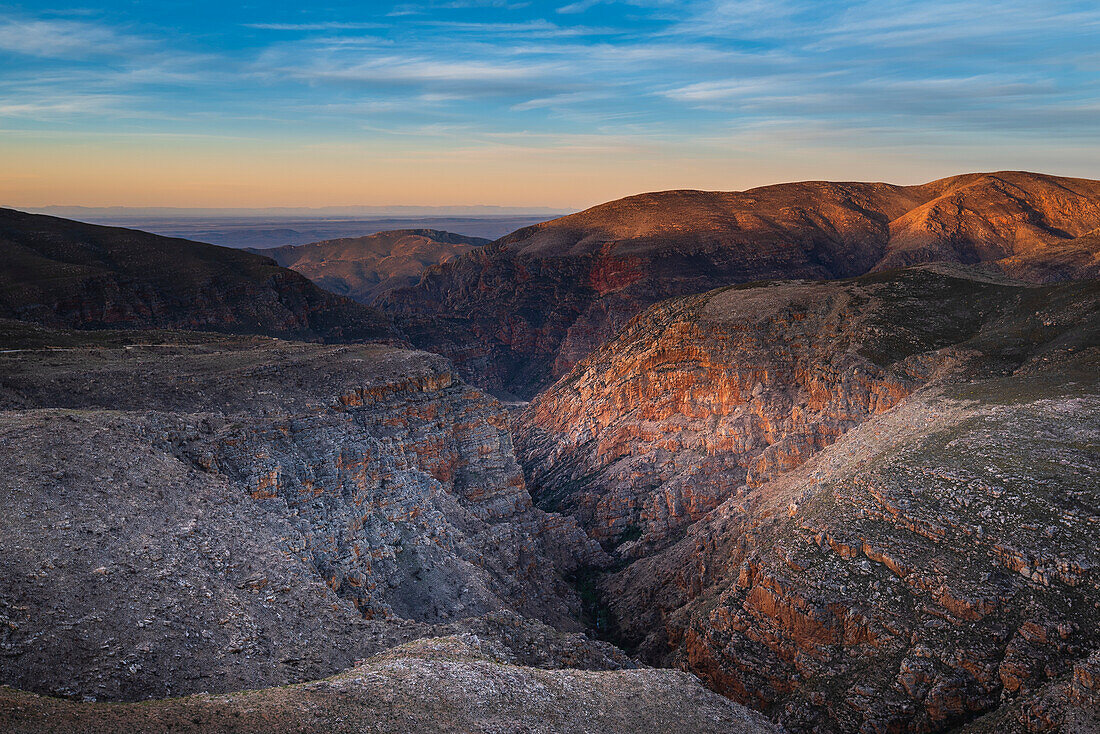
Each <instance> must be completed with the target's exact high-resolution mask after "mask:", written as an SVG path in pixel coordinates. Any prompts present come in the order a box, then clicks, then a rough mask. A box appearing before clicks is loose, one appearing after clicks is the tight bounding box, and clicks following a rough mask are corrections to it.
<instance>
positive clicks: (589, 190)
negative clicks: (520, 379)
mask: <svg viewBox="0 0 1100 734" xmlns="http://www.w3.org/2000/svg"><path fill="white" fill-rule="evenodd" d="M1097 39H1100V4H1098V3H1096V2H1046V3H1037V2H1033V1H1032V2H1018V1H1017V0H1006V1H1004V2H998V3H989V2H974V1H973V0H960V1H958V2H941V1H939V0H933V1H932V2H921V3H916V2H897V1H894V0H878V1H877V2H866V3H810V2H798V1H790V2H788V1H785V0H776V1H774V2H762V1H759V0H745V1H742V2H736V1H733V0H688V1H687V2H667V1H666V0H577V1H575V2H569V0H556V1H554V2H535V1H531V2H523V1H522V0H448V1H443V2H406V3H388V2H375V3H344V4H333V3H318V4H316V5H306V4H301V5H292V4H289V3H250V4H242V5H236V4H231V3H213V2H203V1H200V2H156V1H146V2H114V3H101V4H98V5H95V6H90V5H87V4H72V5H69V4H66V3H63V2H49V3H24V4H15V5H2V6H0V69H2V70H3V73H2V74H0V155H3V156H4V157H5V158H7V159H8V160H9V166H8V167H7V173H3V172H0V200H3V201H7V202H9V203H13V204H24V205H32V204H33V205H42V204H141V205H149V204H179V205H194V204H202V205H210V204H216V203H220V204H225V205H237V204H240V205H297V204H304V205H321V204H325V203H328V204H479V203H484V204H513V205H514V204H521V205H522V204H527V205H548V206H569V207H573V206H583V205H588V204H592V203H596V202H597V201H600V200H603V199H609V198H614V197H615V196H621V195H625V194H628V193H634V192H636V191H639V190H645V189H653V188H673V187H691V188H742V187H746V186H752V185H758V184H765V183H772V182H776V181H781V180H790V179H794V178H833V179H857V178H859V179H867V178H876V179H885V180H892V181H897V182H901V183H910V182H917V181H920V180H925V179H928V178H933V177H936V176H939V175H949V174H951V173H956V172H961V171H965V170H979V169H986V170H988V169H998V168H1030V169H1033V170H1043V171H1048V172H1053V173H1063V174H1067V175H1080V176H1092V177H1097V176H1100V44H1098V43H1097Z"/></svg>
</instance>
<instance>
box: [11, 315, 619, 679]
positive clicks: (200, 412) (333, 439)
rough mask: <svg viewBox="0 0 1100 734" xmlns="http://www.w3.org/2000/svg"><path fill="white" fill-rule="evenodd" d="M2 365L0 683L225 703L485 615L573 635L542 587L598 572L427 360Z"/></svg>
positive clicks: (113, 351)
mask: <svg viewBox="0 0 1100 734" xmlns="http://www.w3.org/2000/svg"><path fill="white" fill-rule="evenodd" d="M0 361H2V364H0V405H2V406H3V408H4V410H3V412H0V445H2V446H3V455H4V456H5V457H9V458H8V459H7V460H6V461H5V464H4V466H3V467H2V468H0V497H2V498H3V506H4V507H5V508H8V509H9V511H8V512H6V513H5V514H4V516H3V518H2V519H0V538H2V540H0V543H2V545H3V548H2V552H0V572H2V575H3V577H4V578H5V579H6V581H5V584H4V585H3V587H2V588H0V615H2V618H3V621H4V626H3V628H2V629H3V633H2V635H3V636H2V638H0V644H2V646H3V651H4V654H3V656H2V657H0V680H2V681H3V682H5V683H8V684H11V685H15V686H18V687H21V688H26V689H29V690H33V691H36V692H40V693H51V694H63V695H80V696H93V697H97V698H108V699H135V698H144V697H148V696H164V695H169V694H173V695H175V694H183V693H190V692H195V691H201V690H210V691H229V690H235V689H240V688H249V687H257V686H263V685H278V684H281V683H286V682H288V681H297V680H304V679H309V678H316V677H320V676H322V675H328V674H331V673H333V672H336V671H338V670H340V669H342V668H343V667H347V666H348V665H350V664H351V662H353V661H354V660H356V659H360V658H362V657H365V656H366V655H368V654H371V653H372V652H375V651H377V650H378V649H382V648H384V647H386V646H387V645H391V644H394V642H400V641H402V640H405V639H410V638H411V637H415V636H423V635H424V634H428V633H430V632H431V631H432V629H431V628H430V626H429V625H431V624H435V625H439V624H450V623H459V621H460V620H463V619H466V618H473V617H484V616H485V615H487V614H494V613H497V611H498V610H501V609H503V610H507V611H510V613H512V614H515V613H519V614H521V615H523V616H524V617H526V618H530V619H532V620H535V619H541V620H544V621H546V622H549V623H552V624H554V625H557V626H558V627H561V628H565V629H578V628H579V625H578V623H577V622H576V621H575V618H576V613H577V611H578V610H579V603H578V600H577V597H576V595H575V594H574V592H573V591H572V589H571V588H570V587H569V586H568V585H567V584H566V583H565V582H564V581H563V580H562V576H563V575H565V574H569V573H571V572H572V571H574V570H575V569H576V568H577V567H578V566H580V565H591V564H596V565H599V564H601V563H602V562H603V554H602V551H600V549H599V547H598V546H597V545H596V544H595V543H594V542H593V541H591V540H589V539H588V538H587V537H586V536H585V535H584V534H583V532H581V531H580V530H579V529H578V527H577V525H576V523H575V521H574V520H572V519H571V518H564V517H560V516H554V515H548V514H546V513H544V512H542V511H540V510H537V509H534V508H533V507H532V506H531V500H530V497H529V495H528V494H527V492H526V491H525V487H524V482H523V475H522V473H521V471H520V469H519V467H518V465H517V464H516V462H515V459H514V456H513V454H512V450H511V440H510V437H509V435H508V433H507V430H506V427H505V417H504V414H503V411H502V408H501V407H500V405H499V404H498V403H497V402H496V401H495V400H493V399H491V398H488V397H486V396H485V395H484V394H482V393H480V392H479V391H477V390H475V389H472V388H470V387H468V386H466V385H464V384H462V383H461V382H459V381H458V380H457V379H456V378H455V376H454V375H453V374H452V373H451V371H450V370H449V368H448V367H447V366H446V363H445V362H444V360H443V359H441V358H439V357H436V356H433V355H427V354H424V353H417V352H410V351H404V350H400V349H395V348H391V347H383V346H322V345H310V344H292V343H285V342H278V341H273V340H268V339H261V338H252V339H244V340H232V339H224V338H217V337H207V340H206V341H200V342H197V343H189V344H180V345H175V346H173V345H170V344H160V345H157V346H130V347H125V346H124V347H117V348H113V347H108V348H103V347H97V348H81V347H70V348H69V349H68V350H66V351H61V352H57V351H50V350H30V351H22V352H14V353H6V354H4V355H2V356H0ZM532 624H534V622H532ZM467 626H468V625H467ZM574 647H576V648H578V649H581V648H583V645H580V643H578V645H574ZM586 656H587V657H586ZM600 656H602V657H600ZM573 659H574V660H575V661H576V662H578V663H579V662H581V661H584V660H586V659H588V660H591V661H593V663H594V664H602V663H598V661H599V660H607V661H614V660H616V659H618V660H619V662H618V663H616V664H617V665H619V666H620V667H621V666H622V665H624V664H628V661H626V660H625V658H622V657H621V656H619V658H615V656H614V655H610V654H609V653H599V655H598V656H596V657H593V655H592V654H590V653H583V652H581V653H578V654H574V655H573ZM608 664H610V663H608Z"/></svg>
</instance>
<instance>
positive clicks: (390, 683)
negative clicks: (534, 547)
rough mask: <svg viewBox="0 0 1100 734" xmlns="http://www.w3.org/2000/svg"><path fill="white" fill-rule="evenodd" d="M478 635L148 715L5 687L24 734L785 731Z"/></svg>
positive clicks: (686, 691)
mask: <svg viewBox="0 0 1100 734" xmlns="http://www.w3.org/2000/svg"><path fill="white" fill-rule="evenodd" d="M517 662H518V661H516V659H515V658H514V657H513V656H510V655H508V654H507V653H506V652H502V651H501V650H499V649H498V648H497V647H495V646H493V645H492V644H487V643H486V641H485V640H483V639H481V638H480V637H478V636H476V635H471V634H465V635H459V636H452V637H444V638H434V639H427V640H420V641H417V642H415V643H411V644H408V645H404V646H402V647H399V648H395V649H393V650H391V651H389V652H386V653H384V654H382V655H378V656H376V657H373V658H371V659H370V660H367V661H365V662H362V663H361V664H359V665H357V666H356V667H354V668H352V669H351V670H348V671H347V672H345V673H342V674H340V675H337V676H335V677H332V678H329V679H326V680H322V681H315V682H311V683H305V684H300V685H296V686H289V687H284V688H277V689H267V690H261V691H247V692H242V693H237V694H231V695H217V696H212V695H198V696H190V697H187V698H180V699H172V700H168V701H156V702H146V703H141V704H123V705H118V704H115V705H104V704H90V703H84V704H81V703H71V702H65V701H57V700H53V699H47V698H40V697H36V696H31V695H29V694H26V693H21V692H18V691H13V690H12V689H7V688H2V687H0V727H3V728H4V730H5V731H9V732H13V734H14V733H15V732H27V733H30V732H52V731H56V732H60V731H82V732H89V733H91V732H114V731H142V732H167V731H173V732H187V731H195V732H200V731H201V732H255V731H300V732H349V733H350V732H364V731H370V732H391V733H392V734H414V733H416V732H425V733H428V732H431V734H435V733H436V732H454V733H455V734H467V733H469V732H484V733H486V734H488V733H490V732H531V733H533V734H534V733H541V732H545V733H546V734H550V733H551V732H585V733H588V732H591V734H597V733H599V734H604V733H605V732H612V733H613V732H621V733H622V734H633V732H640V731H646V732H668V733H669V734H671V733H673V732H677V733H679V732H684V733H688V732H713V733H714V734H719V733H721V734H741V733H743V734H757V733H761V734H764V733H766V732H778V731H779V729H778V728H777V727H775V726H774V725H772V724H771V723H770V722H768V721H767V720H766V719H764V718H763V717H762V716H760V715H759V714H754V713H753V712H750V711H747V710H745V709H744V708H742V707H740V706H738V705H737V704H734V703H732V702H730V701H729V700H727V699H724V698H722V697H721V696H718V695H717V694H714V693H711V692H710V691H707V690H705V689H703V688H702V687H701V686H699V684H698V682H697V681H696V680H695V679H694V678H693V677H691V676H688V675H686V674H684V673H680V672H676V671H670V670H652V669H641V670H624V671H602V672H586V671H578V670H542V669H537V668H530V667H522V666H520V665H517Z"/></svg>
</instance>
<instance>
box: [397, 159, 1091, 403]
mask: <svg viewBox="0 0 1100 734" xmlns="http://www.w3.org/2000/svg"><path fill="white" fill-rule="evenodd" d="M1098 226H1100V182H1097V181H1089V180H1084V179H1069V178H1058V177H1054V176H1044V175H1040V174H1030V173H1023V172H1012V171H1007V172H1000V173H995V174H969V175H965V176H956V177H953V178H948V179H943V180H940V181H934V182H932V183H929V184H925V185H922V186H908V187H905V186H891V185H888V184H879V183H829V182H804V183H796V184H781V185H777V186H766V187H762V188H759V189H751V190H749V191H744V192H703V191H667V192H660V193H652V194H642V195H639V196H632V197H629V198H626V199H622V200H619V201H614V202H611V203H608V204H603V205H601V206H597V207H594V208H592V209H589V210H587V211H584V212H580V213H578V214H573V215H570V216H567V217H562V218H560V219H555V220H553V221H550V222H546V223H543V224H539V225H535V226H533V227H528V228H526V229H522V230H519V231H518V232H515V233H514V234H512V235H509V236H507V237H504V238H502V239H500V240H498V241H497V242H495V243H493V244H492V245H489V246H487V247H485V248H482V249H480V250H478V251H476V252H472V253H468V254H467V255H465V256H463V257H460V258H458V259H456V260H455V261H453V262H451V263H448V264H445V265H443V266H440V267H437V268H432V269H431V270H429V271H428V272H427V273H426V274H425V276H424V277H423V278H422V280H421V282H420V283H418V284H417V285H416V286H415V287H412V288H405V289H399V290H396V291H393V292H391V293H390V294H388V295H387V296H385V297H384V298H383V299H381V300H380V302H379V305H380V306H382V307H383V308H384V309H386V310H388V311H389V312H390V313H393V314H394V315H395V317H396V318H397V320H398V322H399V324H400V327H401V329H402V330H403V332H404V333H405V334H406V335H407V336H408V337H409V338H410V339H411V340H412V342H413V343H414V344H416V345H417V346H419V347H422V348H425V349H428V350H430V351H434V352H438V353H442V354H445V355H447V356H448V357H450V358H451V359H452V360H454V362H455V364H456V366H457V367H458V369H459V371H460V373H461V374H462V375H463V377H464V378H465V379H467V380H469V381H471V382H472V383H473V384H476V385H478V386H480V387H483V388H486V389H489V390H493V391H495V392H497V393H498V394H501V395H515V396H519V397H521V398H525V399H526V398H530V397H532V396H533V395H534V394H536V393H537V392H538V391H539V390H541V389H543V388H545V387H546V386H548V385H549V384H550V383H551V382H553V381H554V380H555V379H557V378H559V377H561V376H563V375H565V374H566V373H567V372H569V370H570V369H571V368H572V367H573V365H574V364H575V363H576V362H578V361H579V360H581V359H583V358H584V357H585V356H587V355H588V354H589V353H591V351H592V350H593V349H595V348H596V347H597V346H599V345H600V344H602V343H603V342H605V341H607V340H609V339H610V338H612V337H613V336H614V335H615V334H616V333H617V331H618V330H619V329H620V328H621V327H622V326H624V325H625V324H626V322H627V321H629V319H630V318H631V317H633V316H634V315H636V314H637V313H639V312H640V311H642V310H643V309H644V308H645V307H647V306H649V305H651V304H653V303H655V302H657V301H660V300H662V299H665V298H670V297H673V296H682V295H687V294H692V293H701V292H704V291H708V290H711V289H713V288H717V287H720V286H724V285H729V284H731V283H741V282H749V281H755V280H762V279H769V278H810V279H826V278H843V277H851V276H856V275H860V274H863V273H866V272H868V271H870V270H873V269H877V270H882V269H887V268H892V267H898V266H903V265H910V264H915V263H922V262H929V261H933V260H947V261H953V262H961V263H976V262H985V263H990V267H996V263H998V262H999V261H1002V260H1006V259H1007V265H1006V269H1008V270H1010V271H1011V272H1013V273H1014V274H1018V275H1022V276H1028V277H1036V278H1041V279H1047V278H1053V279H1064V278H1067V277H1090V275H1095V274H1096V265H1095V259H1096V253H1097V252H1100V242H1098V241H1097V240H1096V239H1095V238H1092V239H1089V238H1083V239H1078V240H1076V241H1075V244H1074V245H1073V246H1072V247H1071V246H1070V245H1069V244H1068V243H1070V242H1071V241H1074V238H1080V237H1081V236H1082V235H1086V234H1087V233H1089V232H1091V231H1092V230H1094V229H1096V228H1097V227H1098ZM1067 247H1069V248H1070V251H1067V250H1066V248H1067ZM1074 247H1076V248H1078V249H1076V250H1074V249H1073V248H1074ZM1048 253H1049V258H1050V259H1051V261H1052V262H1050V263H1048Z"/></svg>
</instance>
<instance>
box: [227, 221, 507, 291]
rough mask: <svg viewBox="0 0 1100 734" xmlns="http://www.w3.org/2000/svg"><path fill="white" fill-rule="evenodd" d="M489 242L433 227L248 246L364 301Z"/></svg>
mask: <svg viewBox="0 0 1100 734" xmlns="http://www.w3.org/2000/svg"><path fill="white" fill-rule="evenodd" d="M488 243H489V240H486V239H482V238H480V237H467V236H465V235H460V234H454V233H453V232H441V231H440V230H437V229H397V230H390V231H386V232H377V233H375V234H371V235H367V236H365V237H346V238H343V239H338V240H325V241H324V242H312V243H310V244H307V245H288V246H286V247H274V248H271V249H266V250H255V249H249V250H248V251H249V252H253V253H255V254H257V255H264V256H265V257H270V258H271V259H272V260H274V261H275V262H277V263H278V264H279V265H282V266H283V267H285V268H290V269H291V270H294V271H296V272H298V273H301V274H302V275H304V276H306V277H307V278H309V279H310V280H312V281H313V282H314V283H316V284H317V285H319V286H321V287H322V288H324V289H325V290H328V291H332V292H333V293H338V294H340V295H342V296H347V297H348V298H351V299H354V300H356V301H358V302H359V303H370V302H372V301H373V300H374V299H375V298H376V297H377V296H378V295H380V294H381V293H384V292H386V291H388V290H391V289H393V288H399V287H402V286H411V285H416V282H417V281H418V280H420V276H421V274H422V273H423V272H424V270H425V269H427V268H428V267H431V266H432V265H439V264H441V263H445V262H450V261H451V260H453V259H455V258H456V257H458V256H460V255H463V254H465V253H467V252H470V251H471V250H474V249H476V248H478V247H480V246H482V245H486V244H488Z"/></svg>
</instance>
